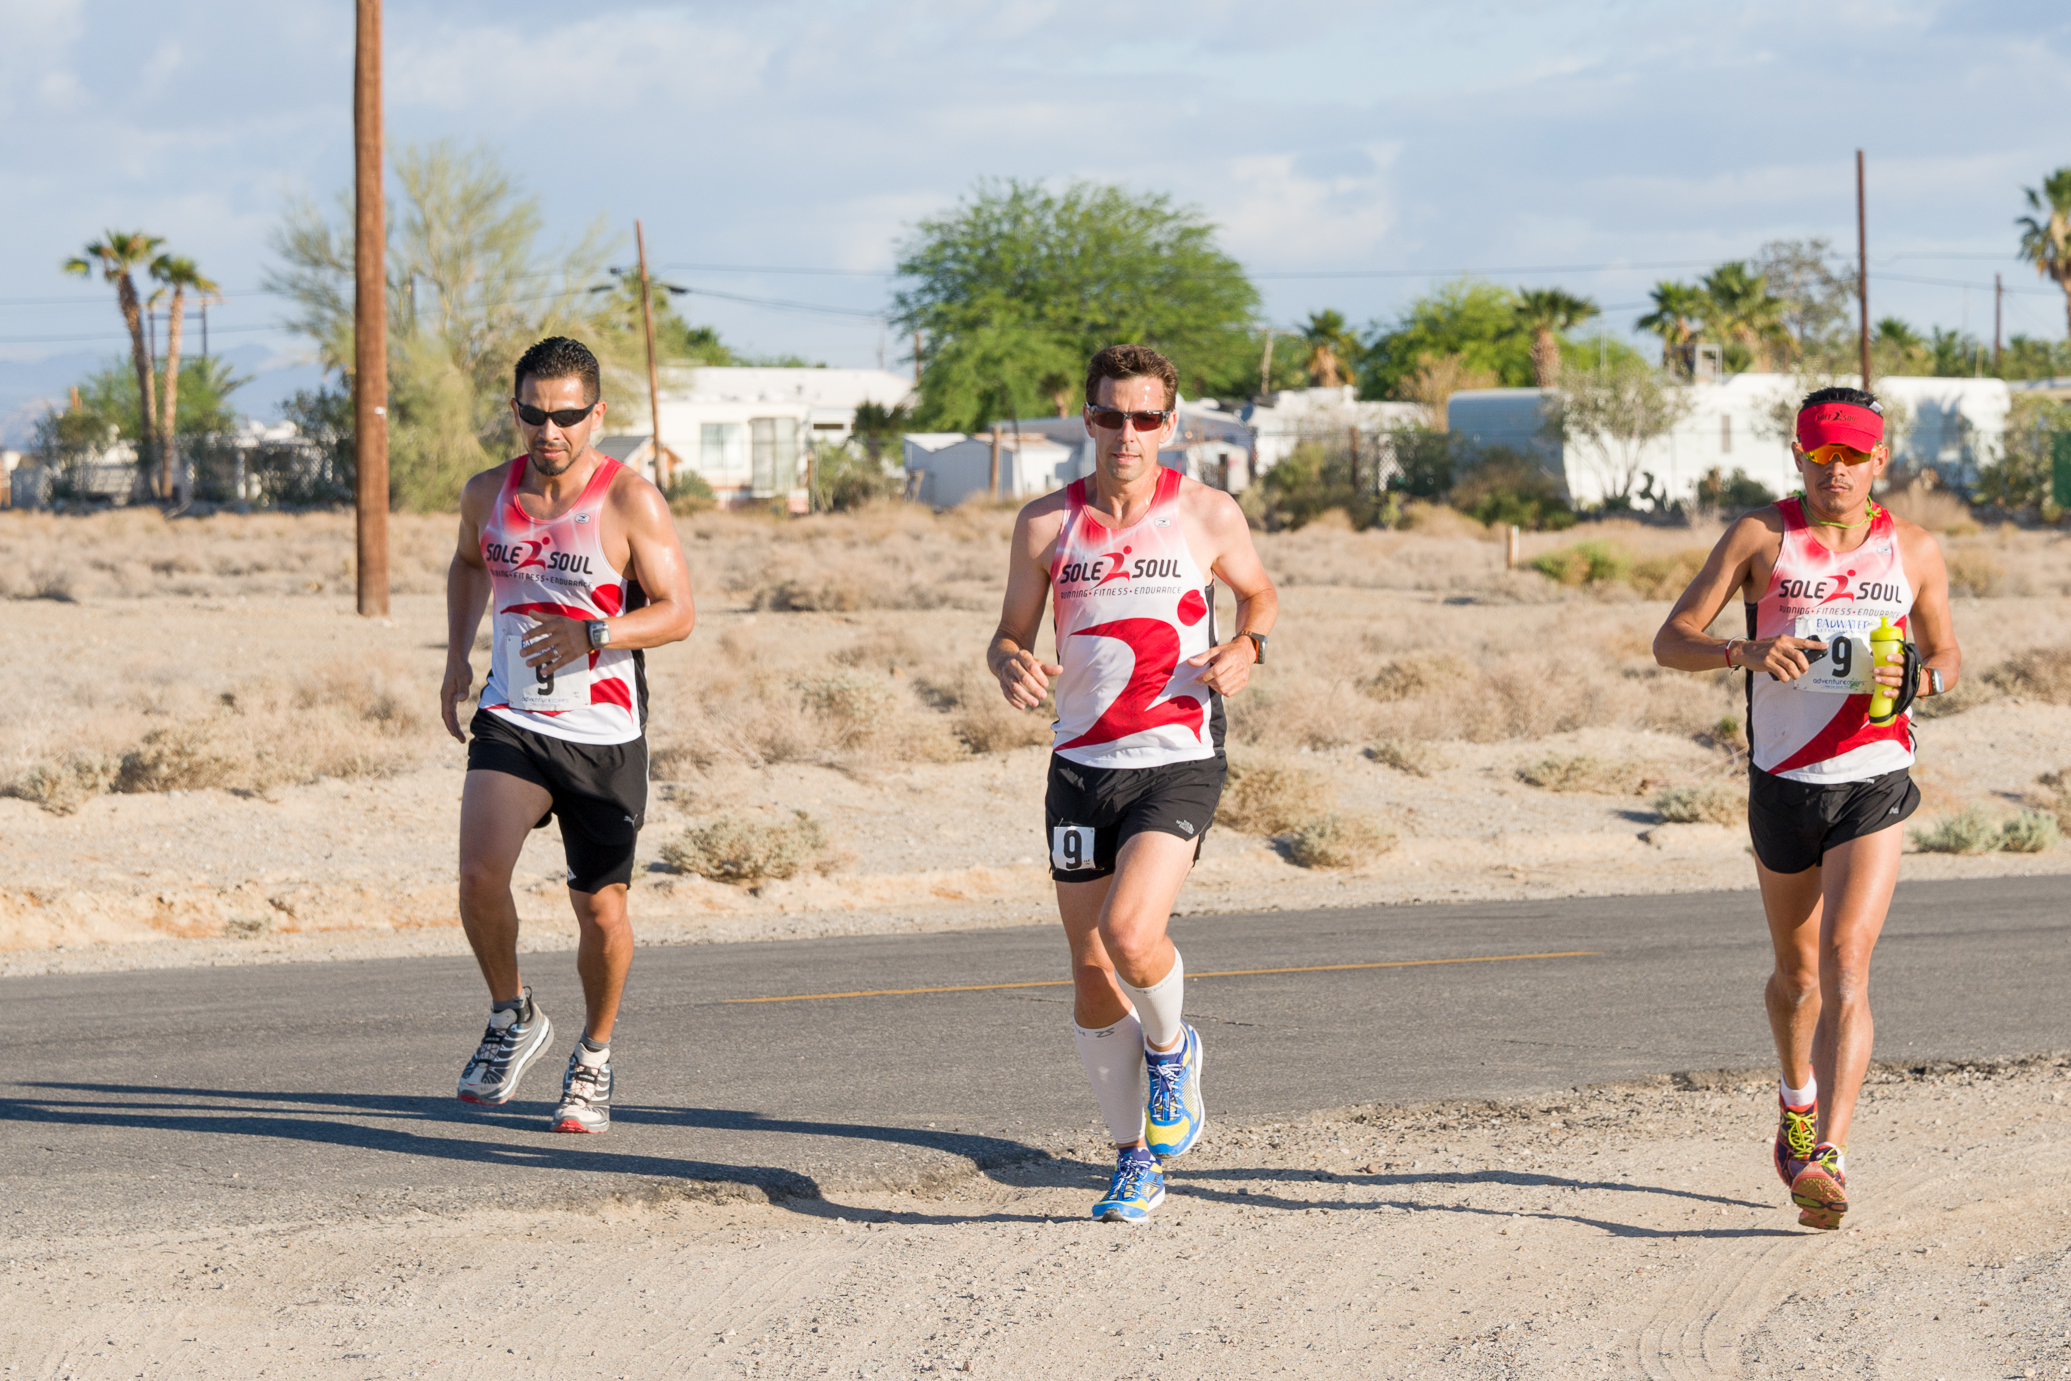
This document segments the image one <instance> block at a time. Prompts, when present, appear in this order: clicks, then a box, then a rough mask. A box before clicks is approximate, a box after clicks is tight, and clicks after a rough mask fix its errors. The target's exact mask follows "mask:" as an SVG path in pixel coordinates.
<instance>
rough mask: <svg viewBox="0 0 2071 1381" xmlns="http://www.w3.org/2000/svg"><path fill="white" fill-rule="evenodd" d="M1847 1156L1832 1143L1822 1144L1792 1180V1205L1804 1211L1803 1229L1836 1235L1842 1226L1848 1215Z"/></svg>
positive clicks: (1799, 1215) (1800, 1221) (1801, 1222)
mask: <svg viewBox="0 0 2071 1381" xmlns="http://www.w3.org/2000/svg"><path fill="white" fill-rule="evenodd" d="M1845 1154H1846V1153H1845V1152H1844V1150H1843V1149H1842V1148H1841V1147H1839V1146H1836V1145H1834V1143H1832V1142H1831V1141H1822V1142H1820V1143H1819V1145H1817V1146H1815V1147H1813V1148H1812V1155H1811V1158H1810V1159H1808V1160H1807V1161H1806V1162H1805V1168H1804V1169H1802V1170H1800V1171H1799V1172H1798V1173H1797V1175H1796V1177H1795V1178H1793V1179H1792V1180H1791V1202H1792V1203H1794V1204H1796V1205H1797V1206H1798V1207H1799V1208H1800V1209H1801V1210H1803V1211H1802V1212H1800V1213H1799V1214H1798V1225H1799V1226H1800V1227H1808V1228H1819V1229H1820V1230H1822V1231H1824V1232H1832V1231H1833V1230H1834V1229H1835V1228H1838V1227H1840V1226H1841V1216H1842V1215H1843V1214H1845V1213H1846V1212H1848V1175H1847V1173H1846V1169H1845V1165H1844V1157H1845Z"/></svg>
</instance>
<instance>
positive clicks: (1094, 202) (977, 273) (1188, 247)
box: [893, 180, 1258, 431]
mask: <svg viewBox="0 0 2071 1381" xmlns="http://www.w3.org/2000/svg"><path fill="white" fill-rule="evenodd" d="M898 272H899V274H900V276H901V277H903V278H905V279H906V280H907V281H908V285H907V286H906V287H904V288H902V289H901V290H900V291H899V292H898V294H897V295H896V296H895V297H894V299H893V301H894V319H895V320H896V321H897V322H898V323H899V325H900V326H901V327H902V328H903V329H905V330H908V331H918V332H919V333H920V335H921V387H920V392H921V400H922V401H921V408H920V415H919V418H918V421H919V422H920V423H921V424H922V425H926V426H934V427H942V428H945V429H950V430H959V431H973V430H977V429H978V428H981V427H983V426H985V425H986V424H987V423H988V422H990V421H992V420H994V419H995V418H998V417H1000V416H1003V415H1005V413H1006V410H1010V409H1019V408H1021V407H1024V406H1028V405H1030V404H1032V403H1034V402H1035V401H1036V400H1037V399H1042V400H1045V401H1047V402H1048V403H1049V404H1050V406H1051V407H1052V408H1053V409H1055V410H1056V411H1057V412H1059V413H1060V414H1068V413H1070V412H1071V411H1073V410H1074V409H1075V408H1076V406H1077V400H1078V394H1079V390H1080V388H1081V386H1082V380H1083V378H1084V376H1085V367H1086V361H1087V359H1088V358H1089V357H1091V356H1092V355H1093V354H1094V353H1095V352H1097V351H1099V350H1100V349H1102V348H1103V347H1105V346H1109V345H1116V344H1121V343H1124V342H1134V343H1138V344H1143V345H1149V346H1152V347H1154V348H1156V349H1158V350H1160V351H1162V352H1163V353H1164V354H1166V355H1167V356H1169V357H1171V359H1172V362H1173V364H1174V365H1175V366H1176V367H1177V368H1178V370H1179V377H1180V387H1181V389H1182V390H1184V391H1185V392H1187V393H1189V394H1204V393H1223V392H1227V391H1231V390H1234V391H1235V392H1236V393H1238V394H1248V393H1249V392H1250V388H1251V382H1250V381H1251V380H1252V379H1253V378H1255V377H1256V376H1257V373H1258V355H1257V353H1256V351H1257V348H1258V345H1257V336H1256V334H1255V331H1256V327H1255V325H1254V322H1253V316H1254V314H1255V313H1256V311H1257V309H1258V293H1257V291H1256V290H1255V289H1254V288H1253V287H1252V286H1251V283H1250V280H1248V279H1247V278H1245V276H1244V271H1243V270H1242V269H1241V268H1240V267H1239V266H1238V264H1237V262H1236V260H1234V259H1232V258H1230V257H1229V256H1228V255H1227V254H1225V253H1223V251H1222V250H1221V249H1220V248H1219V247H1218V246H1217V245H1216V242H1215V227H1214V226H1213V225H1212V224H1210V223H1209V222H1208V221H1206V220H1205V219H1203V218H1202V217H1201V215H1200V213H1199V212H1197V211H1195V210H1193V209H1191V208H1184V207H1177V206H1174V205H1173V203H1172V201H1171V199H1170V198H1168V197H1165V196H1162V195H1157V194H1143V195H1137V194H1132V193H1130V192H1128V191H1126V190H1125V189H1123V188H1120V187H1113V186H1103V185H1098V184H1094V183H1088V182H1078V183H1073V184H1072V185H1071V186H1069V187H1067V188H1065V189H1064V190H1063V191H1062V192H1052V191H1050V190H1048V189H1046V188H1045V187H1043V186H1042V185H1041V184H1039V183H1033V182H1021V181H1018V180H1008V181H1005V182H992V181H988V182H982V183H980V184H979V185H978V187H977V189H976V190H975V191H974V192H973V193H972V194H971V196H970V197H969V198H968V199H966V200H965V201H964V202H962V203H961V204H959V205H958V207H957V208H956V209H955V210H954V211H953V212H951V213H949V214H948V215H944V216H939V217H935V218H933V219H930V220H924V221H922V222H920V224H919V225H918V226H916V227H915V229H914V232H913V234H912V235H911V236H909V237H908V238H907V240H906V241H905V242H904V243H902V244H901V245H900V246H899V261H898Z"/></svg>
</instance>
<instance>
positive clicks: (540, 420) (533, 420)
mask: <svg viewBox="0 0 2071 1381" xmlns="http://www.w3.org/2000/svg"><path fill="white" fill-rule="evenodd" d="M511 402H512V403H514V404H516V405H517V409H518V420H519V421H521V422H523V423H524V424H525V425H526V426H528V427H544V426H545V425H546V424H547V421H548V420H549V419H552V421H553V424H554V425H555V426H557V427H574V426H579V425H581V423H582V420H583V419H584V418H585V417H588V416H589V415H590V413H591V412H592V411H594V410H595V409H596V406H597V405H596V404H595V403H591V404H589V405H588V406H587V407H580V408H556V409H554V410H553V411H552V412H548V411H547V410H546V409H545V408H535V407H533V406H532V405H531V404H530V403H520V402H518V400H517V399H515V398H513V399H511Z"/></svg>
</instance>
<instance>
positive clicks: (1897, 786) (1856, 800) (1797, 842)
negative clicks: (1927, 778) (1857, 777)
mask: <svg viewBox="0 0 2071 1381" xmlns="http://www.w3.org/2000/svg"><path fill="white" fill-rule="evenodd" d="M1919 808H1920V788H1919V787H1917V786H1915V785H1913V777H1912V774H1911V773H1910V772H1907V771H1906V770H1905V769H1904V768H1900V769H1899V770H1898V771H1896V772H1887V773H1885V774H1884V775H1883V776H1881V777H1871V778H1869V779H1868V780H1866V781H1860V782H1836V783H1833V784H1832V785H1827V784H1814V783H1812V782H1798V781H1792V780H1791V779H1790V778H1788V777H1777V776H1772V775H1770V774H1769V773H1767V772H1764V771H1763V770H1762V769H1761V768H1759V767H1755V766H1753V765H1752V764H1750V765H1749V767H1748V788H1747V829H1748V833H1749V834H1751V835H1753V836H1754V842H1755V857H1756V858H1759V859H1761V860H1762V866H1763V867H1765V868H1767V869H1768V870H1769V871H1770V872H1772V873H1802V872H1804V871H1805V870H1806V869H1807V868H1816V867H1818V866H1819V864H1820V861H1821V860H1822V859H1824V858H1825V857H1826V851H1827V850H1828V849H1831V848H1834V847H1835V846H1837V845H1840V844H1846V843H1847V842H1848V841H1849V840H1851V839H1860V838H1862V837H1863V836H1864V835H1866V834H1875V833H1876V832H1877V831H1878V830H1882V829H1889V828H1891V827H1892V826H1893V825H1896V824H1900V823H1902V822H1903V821H1904V820H1905V819H1906V818H1907V817H1908V816H1910V815H1911V814H1912V813H1913V812H1914V811H1916V810H1918V809H1919Z"/></svg>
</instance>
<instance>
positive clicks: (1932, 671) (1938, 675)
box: [1927, 667, 1942, 695]
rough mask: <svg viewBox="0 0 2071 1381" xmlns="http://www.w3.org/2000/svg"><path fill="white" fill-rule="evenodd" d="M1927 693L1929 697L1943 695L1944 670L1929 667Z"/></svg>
mask: <svg viewBox="0 0 2071 1381" xmlns="http://www.w3.org/2000/svg"><path fill="white" fill-rule="evenodd" d="M1927 693H1928V694H1929V695H1940V694H1941V693H1942V669H1941V668H1940V667H1929V668H1928V669H1927Z"/></svg>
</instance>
